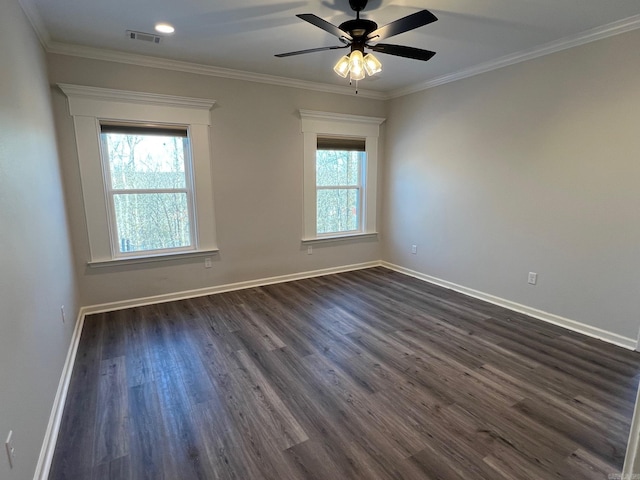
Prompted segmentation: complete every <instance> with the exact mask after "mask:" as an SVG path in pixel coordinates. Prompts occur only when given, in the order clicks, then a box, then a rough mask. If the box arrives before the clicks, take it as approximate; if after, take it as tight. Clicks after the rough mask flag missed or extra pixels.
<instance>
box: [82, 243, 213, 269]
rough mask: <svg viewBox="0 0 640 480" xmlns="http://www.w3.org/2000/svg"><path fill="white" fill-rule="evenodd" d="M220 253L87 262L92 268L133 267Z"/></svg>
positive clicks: (192, 251) (179, 253)
mask: <svg viewBox="0 0 640 480" xmlns="http://www.w3.org/2000/svg"><path fill="white" fill-rule="evenodd" d="M219 251H220V250H219V249H217V248H210V249H208V250H189V251H186V252H175V253H161V254H158V255H144V256H138V257H121V258H113V259H109V260H97V261H94V262H87V265H89V266H90V267H91V268H101V267H115V266H119V265H133V264H136V263H152V262H162V261H166V260H176V259H179V258H191V257H202V256H206V255H216V254H217V253H218V252H219Z"/></svg>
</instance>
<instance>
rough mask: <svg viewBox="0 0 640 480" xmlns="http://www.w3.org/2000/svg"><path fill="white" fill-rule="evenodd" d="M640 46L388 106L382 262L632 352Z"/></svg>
mask: <svg viewBox="0 0 640 480" xmlns="http://www.w3.org/2000/svg"><path fill="white" fill-rule="evenodd" d="M639 45H640V31H638V30H636V31H634V32H631V33H627V34H623V35H619V36H616V37H612V38H609V39H606V40H601V41H598V42H594V43H590V44H587V45H583V46H581V47H577V48H573V49H570V50H565V51H562V52H559V53H556V54H553V55H549V56H546V57H542V58H538V59H536V60H532V61H528V62H524V63H521V64H517V65H513V66H510V67H507V68H503V69H500V70H496V71H493V72H489V73H485V74H482V75H478V76H475V77H472V78H468V79H466V80H462V81H459V82H455V83H451V84H448V85H444V86H440V87H436V88H433V89H430V90H427V91H423V92H420V93H416V94H413V95H409V96H406V97H402V98H398V99H394V100H393V101H391V102H390V105H389V112H388V121H387V150H386V162H387V170H386V171H385V174H384V178H385V184H384V198H385V203H384V215H383V216H384V221H383V232H384V238H385V242H384V250H383V257H384V259H385V260H388V261H390V262H392V263H395V264H398V265H401V266H404V267H407V268H411V269H413V270H417V271H419V272H421V273H424V274H428V275H431V276H434V277H437V278H440V279H443V280H447V281H449V282H453V283H456V284H459V285H462V286H464V287H468V288H472V289H476V290H479V291H481V292H485V293H489V294H492V295H496V296H498V297H502V298H505V299H508V300H511V301H515V302H518V303H521V304H524V305H527V306H529V307H534V308H537V309H540V310H543V311H546V312H550V313H554V314H556V315H560V316H563V317H567V318H569V319H573V320H576V321H579V322H582V323H586V324H589V325H591V326H595V327H599V328H603V329H605V330H608V331H610V332H614V333H617V334H619V335H622V336H625V337H628V338H632V339H635V338H636V335H637V333H638V326H639V324H640V322H639V318H640V313H639V309H638V303H639V302H638V298H639V295H638V294H639V286H640V282H639V279H640V275H639V272H640V187H639V184H640V80H639V79H640V57H639V56H638V46H639ZM412 244H417V245H418V254H417V255H411V253H410V247H411V245H412ZM529 271H533V272H537V273H538V275H539V277H538V285H536V286H530V285H528V284H527V273H528V272H529Z"/></svg>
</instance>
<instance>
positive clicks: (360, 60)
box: [349, 50, 365, 80]
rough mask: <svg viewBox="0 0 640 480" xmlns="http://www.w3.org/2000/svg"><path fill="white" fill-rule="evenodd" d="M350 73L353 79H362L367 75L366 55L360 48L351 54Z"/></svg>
mask: <svg viewBox="0 0 640 480" xmlns="http://www.w3.org/2000/svg"><path fill="white" fill-rule="evenodd" d="M349 67H350V69H349V75H350V78H351V80H362V79H363V78H364V77H365V70H364V57H363V56H362V52H361V51H360V50H354V51H353V52H351V55H350V56H349Z"/></svg>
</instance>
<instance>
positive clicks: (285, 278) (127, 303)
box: [84, 261, 381, 315]
mask: <svg viewBox="0 0 640 480" xmlns="http://www.w3.org/2000/svg"><path fill="white" fill-rule="evenodd" d="M380 265H381V262H380V261H375V262H366V263H356V264H353V265H343V266H341V267H332V268H323V269H321V270H311V271H307V272H299V273H291V274H288V275H280V276H277V277H267V278H259V279H256V280H247V281H245V282H237V283H227V284H225V285H216V286H214V287H206V288H198V289H195V290H185V291H182V292H176V293H166V294H163V295H154V296H151V297H142V298H134V299H131V300H124V301H121V302H111V303H102V304H99V305H91V306H89V307H84V313H85V315H89V314H92V313H101V312H112V311H114V310H122V309H124V308H132V307H142V306H144V305H153V304H156V303H165V302H173V301H175V300H185V299H187V298H196V297H204V296H206V295H214V294H216V293H224V292H231V291H233V290H243V289H245V288H253V287H262V286H264V285H272V284H274V283H284V282H292V281H294V280H304V279H305V278H313V277H321V276H323V275H331V274H334V273H342V272H350V271H353V270H362V269H364V268H371V267H379V266H380Z"/></svg>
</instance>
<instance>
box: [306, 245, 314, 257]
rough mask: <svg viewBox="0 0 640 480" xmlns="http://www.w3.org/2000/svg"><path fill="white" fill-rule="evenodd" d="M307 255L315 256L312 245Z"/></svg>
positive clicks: (308, 248)
mask: <svg viewBox="0 0 640 480" xmlns="http://www.w3.org/2000/svg"><path fill="white" fill-rule="evenodd" d="M307 255H313V247H312V246H311V245H309V246H308V247H307Z"/></svg>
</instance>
